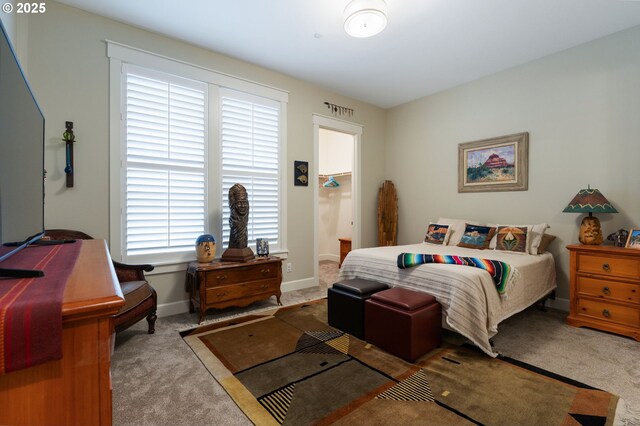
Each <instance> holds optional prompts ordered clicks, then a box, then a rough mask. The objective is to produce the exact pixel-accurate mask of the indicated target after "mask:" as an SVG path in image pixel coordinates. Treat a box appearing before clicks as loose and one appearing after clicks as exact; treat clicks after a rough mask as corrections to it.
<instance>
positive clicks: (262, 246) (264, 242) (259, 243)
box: [256, 238, 269, 256]
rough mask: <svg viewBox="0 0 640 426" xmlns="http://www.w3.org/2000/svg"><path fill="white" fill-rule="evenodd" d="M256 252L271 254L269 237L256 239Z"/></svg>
mask: <svg viewBox="0 0 640 426" xmlns="http://www.w3.org/2000/svg"><path fill="white" fill-rule="evenodd" d="M256 253H257V254H258V256H269V240H268V239H267V238H257V239H256Z"/></svg>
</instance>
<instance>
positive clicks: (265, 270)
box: [260, 268, 270, 274]
mask: <svg viewBox="0 0 640 426" xmlns="http://www.w3.org/2000/svg"><path fill="white" fill-rule="evenodd" d="M269 271H270V269H269V268H266V269H261V270H260V272H262V273H263V274H268V273H269Z"/></svg>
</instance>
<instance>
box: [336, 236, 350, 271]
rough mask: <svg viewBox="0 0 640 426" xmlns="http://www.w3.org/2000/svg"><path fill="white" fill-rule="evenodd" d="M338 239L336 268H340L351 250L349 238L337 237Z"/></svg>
mask: <svg viewBox="0 0 640 426" xmlns="http://www.w3.org/2000/svg"><path fill="white" fill-rule="evenodd" d="M338 241H340V263H339V264H338V268H341V267H342V262H344V258H345V257H347V255H348V254H349V252H350V251H351V238H338Z"/></svg>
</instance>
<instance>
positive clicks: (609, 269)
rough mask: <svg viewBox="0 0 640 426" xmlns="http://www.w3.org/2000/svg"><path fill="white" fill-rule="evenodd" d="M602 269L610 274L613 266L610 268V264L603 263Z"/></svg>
mask: <svg viewBox="0 0 640 426" xmlns="http://www.w3.org/2000/svg"><path fill="white" fill-rule="evenodd" d="M602 269H603V270H605V271H606V272H610V271H611V266H609V264H608V263H603V264H602Z"/></svg>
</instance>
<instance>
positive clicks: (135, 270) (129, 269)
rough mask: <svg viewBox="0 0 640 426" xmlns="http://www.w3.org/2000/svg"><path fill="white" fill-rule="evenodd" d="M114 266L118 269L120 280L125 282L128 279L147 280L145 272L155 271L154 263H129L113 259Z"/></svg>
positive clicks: (117, 273)
mask: <svg viewBox="0 0 640 426" xmlns="http://www.w3.org/2000/svg"><path fill="white" fill-rule="evenodd" d="M113 267H114V268H115V270H116V275H117V276H118V281H120V282H121V283H125V282H127V281H146V278H145V277H144V273H145V272H151V271H153V269H154V267H153V265H146V264H145V265H127V264H126V263H120V262H116V261H115V260H114V261H113Z"/></svg>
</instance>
